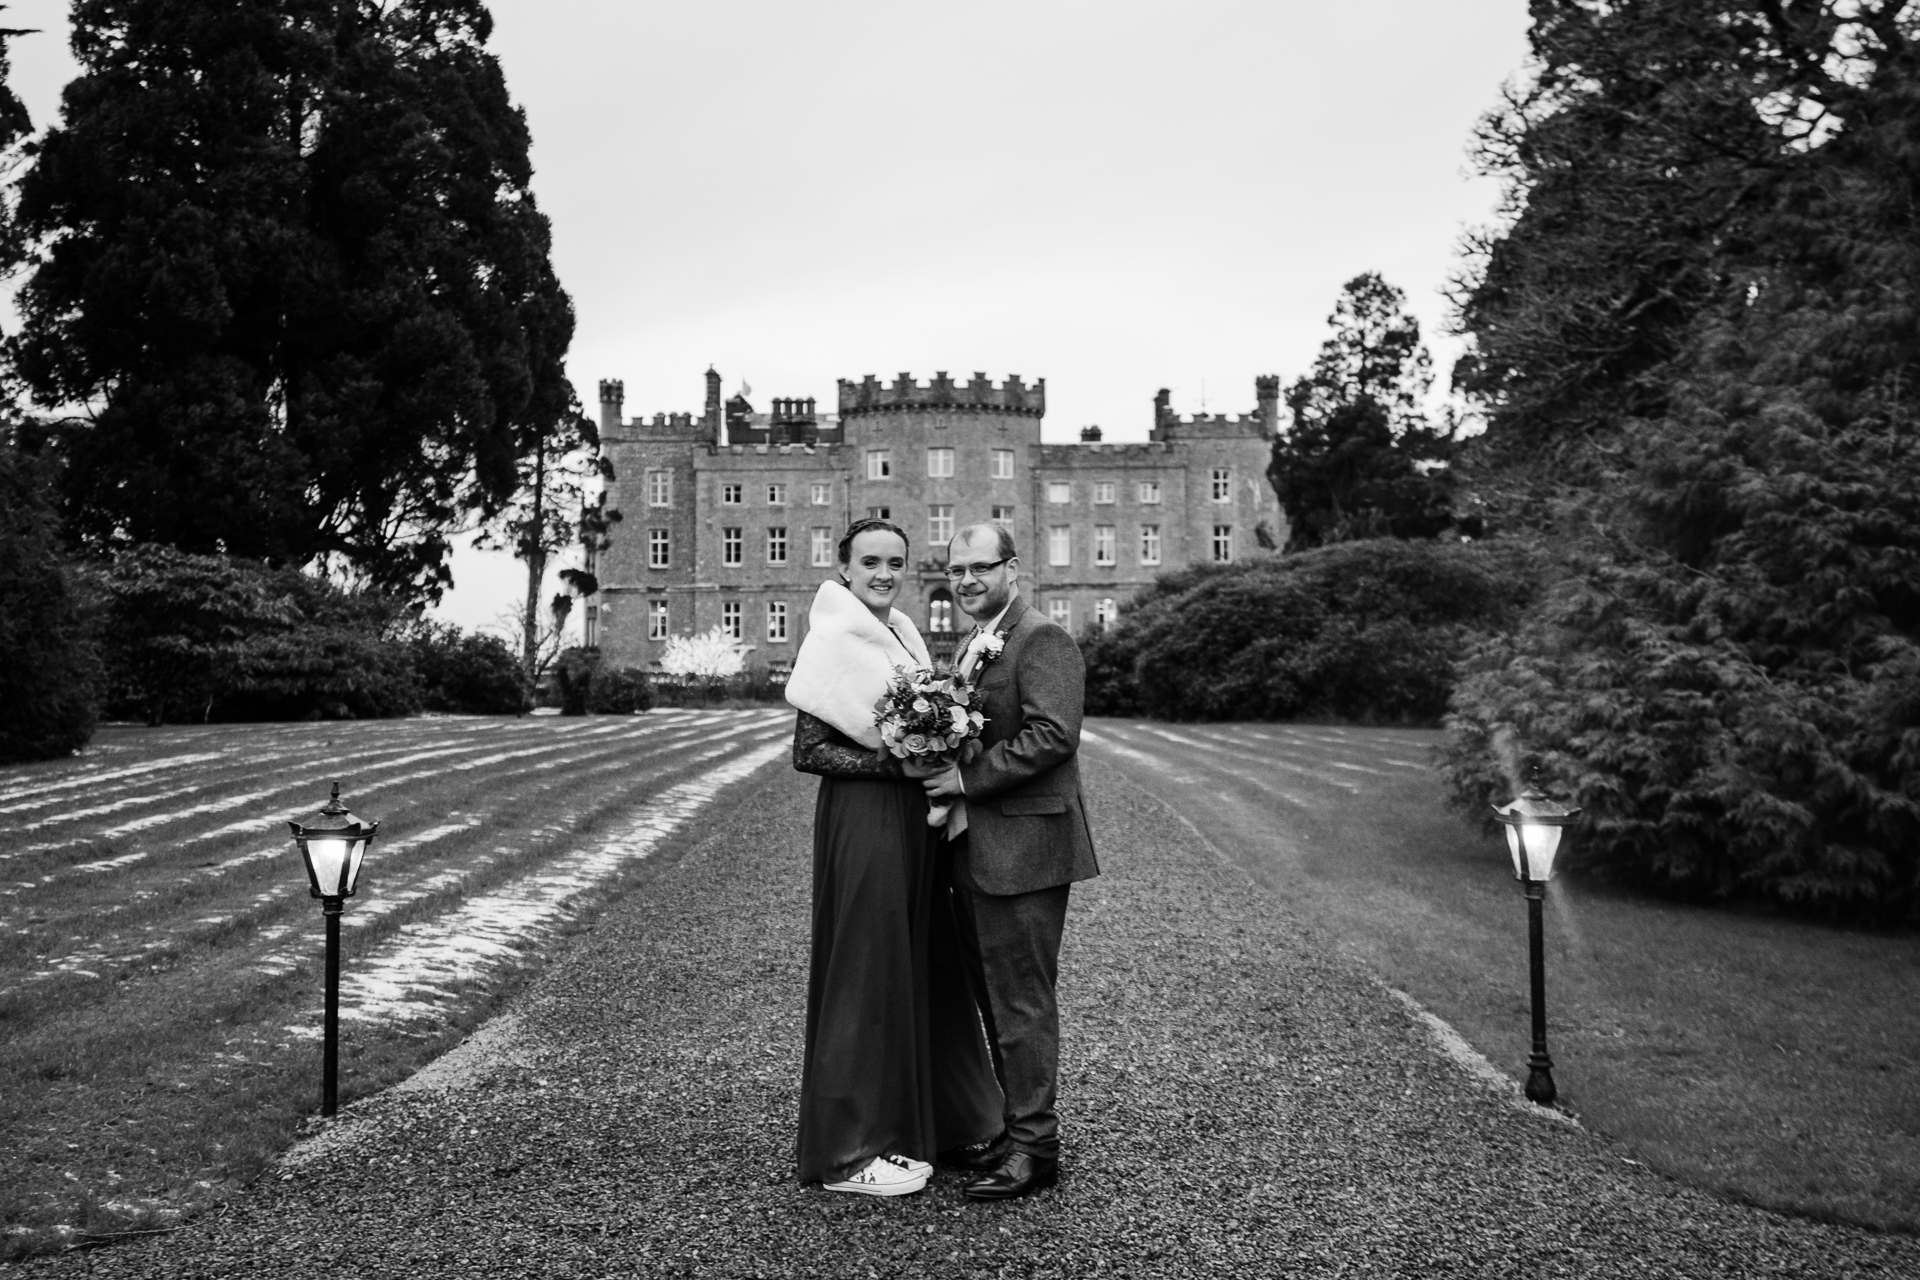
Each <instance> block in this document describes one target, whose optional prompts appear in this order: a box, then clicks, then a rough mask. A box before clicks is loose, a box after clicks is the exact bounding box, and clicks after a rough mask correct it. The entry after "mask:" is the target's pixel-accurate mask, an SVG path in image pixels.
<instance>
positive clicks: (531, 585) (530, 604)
mask: <svg viewBox="0 0 1920 1280" xmlns="http://www.w3.org/2000/svg"><path fill="white" fill-rule="evenodd" d="M546 504H547V442H546V438H545V436H542V437H541V439H540V442H539V443H538V444H537V445H535V446H534V453H533V512H532V515H531V518H530V519H529V520H528V522H527V527H526V528H525V529H523V530H522V532H521V535H520V556H521V558H522V559H524V560H525V561H526V562H527V599H526V603H525V605H524V607H523V608H522V611H521V614H520V662H521V665H522V666H523V667H524V668H525V669H526V673H527V687H528V688H529V689H531V688H532V687H533V682H534V679H535V678H536V677H537V676H538V675H539V672H538V671H537V670H536V668H537V666H538V665H539V660H540V587H541V584H543V583H544V582H545V581H546V579H547V545H546V542H547V540H546V536H545V535H546V520H547V511H546Z"/></svg>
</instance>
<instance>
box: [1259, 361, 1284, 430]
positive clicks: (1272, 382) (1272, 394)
mask: <svg viewBox="0 0 1920 1280" xmlns="http://www.w3.org/2000/svg"><path fill="white" fill-rule="evenodd" d="M1253 394H1254V396H1255V397H1256V398H1257V401H1258V403H1259V406H1260V407H1259V409H1258V410H1257V411H1256V412H1257V413H1258V415H1259V418H1260V434H1261V435H1263V436H1265V437H1266V438H1267V439H1269V440H1271V439H1273V438H1274V437H1276V436H1278V435H1279V434H1280V377H1279V375H1278V374H1272V373H1263V374H1261V375H1260V376H1259V377H1257V378H1255V379H1254V380H1253Z"/></svg>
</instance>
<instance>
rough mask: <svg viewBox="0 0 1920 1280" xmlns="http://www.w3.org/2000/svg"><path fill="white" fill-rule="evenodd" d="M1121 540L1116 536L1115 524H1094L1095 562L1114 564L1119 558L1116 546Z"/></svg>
mask: <svg viewBox="0 0 1920 1280" xmlns="http://www.w3.org/2000/svg"><path fill="white" fill-rule="evenodd" d="M1118 541H1119V539H1118V538H1116V537H1115V536H1114V532H1113V526H1112V525H1110V524H1097V525H1095V526H1093V562H1094V563H1095V564H1113V563H1115V561H1116V560H1117V558H1118V557H1117V556H1116V555H1115V553H1114V546H1115V544H1116V543H1117V542H1118Z"/></svg>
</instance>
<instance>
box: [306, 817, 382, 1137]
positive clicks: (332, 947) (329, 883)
mask: <svg viewBox="0 0 1920 1280" xmlns="http://www.w3.org/2000/svg"><path fill="white" fill-rule="evenodd" d="M287 825H288V826H289V827H292V828H293V842H294V843H295V844H296V845H298V846H300V857H301V859H302V860H303V861H305V862H306V864H307V892H308V893H309V894H311V895H312V896H313V897H316V898H318V899H320V912H321V915H322V916H324V917H325V919H326V922H327V1013H326V1023H325V1026H326V1034H325V1047H324V1048H323V1050H322V1055H323V1056H322V1059H321V1068H320V1114H321V1115H323V1116H330V1115H332V1114H333V1113H334V1109H335V1107H334V1102H335V1098H336V1096H337V1094H338V1092H339V1083H340V913H341V912H342V911H343V910H345V909H346V905H347V899H348V898H351V897H352V896H353V891H354V889H355V888H356V887H357V886H358V885H359V883H360V863H361V860H362V859H364V858H365V857H366V855H367V846H368V845H369V844H372V843H373V837H374V834H375V833H376V832H378V831H379V830H380V824H379V823H377V822H373V823H363V822H361V821H360V819H358V818H356V817H354V816H353V815H352V814H351V813H348V812H347V806H345V805H343V804H341V803H340V784H339V783H338V782H336V783H334V784H333V794H332V795H331V796H329V797H328V798H327V803H326V807H325V808H323V809H321V810H320V812H318V813H316V814H314V815H313V817H312V818H310V819H308V820H307V821H306V822H304V823H300V822H289V823H288V824H287Z"/></svg>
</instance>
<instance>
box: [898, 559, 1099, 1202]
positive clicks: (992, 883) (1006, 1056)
mask: <svg viewBox="0 0 1920 1280" xmlns="http://www.w3.org/2000/svg"><path fill="white" fill-rule="evenodd" d="M1019 568H1020V561H1019V560H1018V559H1017V558H1016V557H1015V555H1014V546H1013V535H1012V534H1011V533H1009V532H1008V531H1007V530H1006V529H1005V528H1003V527H1002V526H1000V525H997V524H976V525H969V526H968V527H967V528H965V529H962V530H961V531H960V532H959V533H957V534H955V535H954V537H953V540H952V541H951V542H950V543H949V544H948V546H947V577H948V579H949V580H950V581H951V582H952V583H953V590H954V594H955V595H956V596H957V597H958V598H959V603H960V610H961V612H962V613H965V614H966V615H967V616H968V617H969V618H972V619H973V621H974V629H973V631H972V633H970V634H969V636H968V637H967V641H966V643H965V645H964V646H963V647H962V648H961V650H960V657H959V661H958V663H957V664H956V665H957V666H958V667H959V669H960V671H961V673H962V674H963V675H966V676H968V677H969V678H971V679H972V681H973V683H974V686H975V687H976V688H977V689H978V690H979V696H980V702H979V707H980V710H981V711H982V712H983V713H984V714H985V715H986V717H987V723H986V727H985V729H984V730H982V732H981V736H980V738H979V740H978V741H977V742H974V743H969V744H968V746H967V750H966V753H965V755H964V757H963V759H962V760H961V761H960V763H959V764H958V765H957V766H954V767H949V768H947V769H946V770H944V771H942V772H940V773H937V774H935V775H933V776H932V777H929V778H926V779H924V785H925V787H926V789H927V794H928V796H929V797H930V798H931V799H933V800H935V801H945V800H950V799H963V800H965V802H966V803H965V804H964V805H956V806H955V808H954V815H953V817H952V818H950V819H949V820H948V826H947V836H948V839H949V840H950V841H951V842H952V845H951V851H952V854H953V858H952V863H953V902H954V916H955V920H956V923H957V925H958V926H959V933H960V941H961V947H962V950H963V952H964V954H965V960H966V963H967V967H968V971H969V972H968V977H969V979H970V981H971V983H972V986H973V989H974V995H975V998H976V1000H977V1001H978V1002H979V1005H980V1010H981V1013H982V1015H983V1017H984V1018H985V1020H986V1027H987V1040H988V1042H989V1045H990V1047H991V1048H992V1050H993V1066H994V1072H995V1074H996V1075H998V1076H999V1077H1000V1087H1001V1090H1002V1091H1003V1092H1004V1093H1005V1095H1006V1122H1007V1127H1006V1133H1005V1134H1004V1135H1003V1136H1002V1138H1001V1140H1000V1141H999V1142H998V1143H995V1144H994V1145H993V1146H992V1147H991V1148H989V1149H988V1150H986V1151H984V1152H972V1153H963V1154H961V1156H960V1158H959V1161H958V1162H959V1163H961V1164H963V1165H964V1166H967V1167H971V1168H974V1169H976V1171H978V1172H979V1173H980V1175H981V1176H980V1177H979V1178H977V1179H975V1180H974V1181H972V1182H969V1183H968V1184H967V1185H966V1187H965V1191H966V1194H967V1195H968V1196H969V1197H971V1198H973V1199H975V1200H1010V1199H1013V1198H1014V1197H1016V1196H1023V1195H1025V1194H1027V1193H1028V1192H1029V1191H1032V1190H1033V1189H1034V1188H1036V1187H1044V1186H1051V1185H1052V1184H1053V1182H1054V1180H1055V1178H1056V1177H1057V1176H1058V1174H1059V1160H1060V1117H1059V1114H1058V1113H1057V1112H1056V1111H1055V1110H1054V1095H1055V1093H1056V1092H1057V1077H1058V1074H1059V1062H1060V1014H1059V1009H1058V1007H1057V1006H1056V1004H1055V1002H1054V980H1055V977H1056V975H1057V974H1058V972H1059V967H1060V934H1061V932H1062V930H1063V929H1064V927H1065V925H1066V920H1067V888H1068V886H1069V885H1071V884H1072V883H1073V882H1074V881H1075V880H1086V879H1090V878H1091V877H1093V876H1097V875H1099V874H1100V867H1099V865H1098V864H1097V863H1096V862H1095V861H1094V858H1093V839H1092V837H1091V836H1090V835H1089V834H1088V832H1087V817H1086V812H1085V809H1084V808H1083V806H1082V804H1081V800H1080V767H1079V764H1078V762H1077V760H1076V755H1077V753H1078V752H1079V750H1080V713H1081V704H1082V702H1083V700H1084V698H1085V685H1086V666H1085V664H1084V663H1083V662H1082V661H1081V658H1080V649H1079V646H1077V645H1075V644H1074V642H1073V637H1072V636H1070V635H1068V634H1067V633H1066V631H1064V630H1063V629H1061V628H1060V627H1059V626H1057V625H1055V624H1054V623H1052V622H1050V621H1048V620H1047V619H1046V618H1043V617H1041V616H1040V615H1039V614H1038V613H1037V612H1035V611H1034V610H1032V609H1029V608H1028V607H1027V604H1026V602H1025V601H1024V600H1022V599H1021V598H1020V596H1019V593H1018V591H1017V590H1016V589H1015V580H1016V579H1017V578H1018V576H1019ZM968 1156H971V1157H972V1158H967V1157H968Z"/></svg>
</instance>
